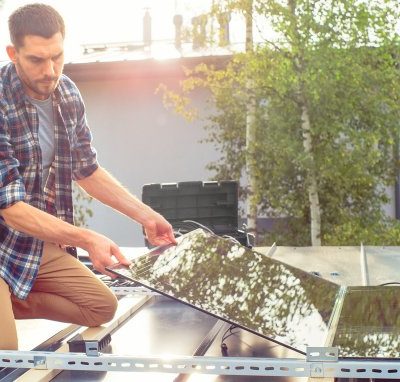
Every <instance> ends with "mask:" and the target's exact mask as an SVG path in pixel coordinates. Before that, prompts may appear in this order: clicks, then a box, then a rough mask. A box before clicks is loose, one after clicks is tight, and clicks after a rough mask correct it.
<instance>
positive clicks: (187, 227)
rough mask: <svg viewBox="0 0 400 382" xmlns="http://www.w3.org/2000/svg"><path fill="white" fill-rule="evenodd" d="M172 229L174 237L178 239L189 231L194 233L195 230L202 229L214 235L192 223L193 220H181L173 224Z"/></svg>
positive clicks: (205, 228) (202, 226) (200, 225)
mask: <svg viewBox="0 0 400 382" xmlns="http://www.w3.org/2000/svg"><path fill="white" fill-rule="evenodd" d="M172 227H173V229H174V234H175V236H177V237H179V236H182V235H184V234H186V233H188V232H190V231H194V230H195V229H198V228H202V229H203V230H205V231H207V232H209V233H212V234H213V233H214V232H213V231H212V230H211V229H210V228H209V227H206V226H205V225H203V224H201V223H199V222H197V221H194V220H182V221H178V222H173V223H172Z"/></svg>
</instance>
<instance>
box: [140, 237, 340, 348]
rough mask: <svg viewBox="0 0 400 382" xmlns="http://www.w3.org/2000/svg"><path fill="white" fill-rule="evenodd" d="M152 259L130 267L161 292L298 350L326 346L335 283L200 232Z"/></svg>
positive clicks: (336, 289)
mask: <svg viewBox="0 0 400 382" xmlns="http://www.w3.org/2000/svg"><path fill="white" fill-rule="evenodd" d="M193 237H195V239H193ZM153 259H155V263H154V264H151V262H152V260H150V262H149V264H144V263H135V264H134V266H133V267H132V271H133V272H135V269H139V270H140V268H142V267H144V266H145V267H146V269H148V270H149V272H146V274H145V275H144V274H140V276H139V277H140V278H145V279H147V281H148V283H149V284H151V285H154V286H160V287H161V289H162V290H163V291H164V292H165V293H168V294H172V295H173V296H175V297H178V298H180V299H182V300H184V301H185V302H187V303H189V304H192V305H194V306H197V307H200V308H201V309H203V310H206V311H208V312H211V313H213V314H216V315H218V316H220V317H223V318H226V319H228V320H231V321H234V322H237V323H238V324H240V325H241V326H245V327H247V328H249V329H251V330H253V331H256V332H258V333H261V334H264V335H267V336H271V337H273V338H275V339H276V340H281V341H283V342H284V343H286V344H288V345H290V346H294V347H298V346H300V347H301V350H305V346H306V345H315V346H316V345H323V344H324V339H325V336H326V331H327V325H328V321H329V319H330V316H331V312H332V308H333V306H334V302H335V299H336V294H337V291H338V287H337V286H336V285H334V284H331V283H329V282H327V281H324V280H321V279H319V278H317V277H315V276H311V275H309V274H308V273H306V272H303V271H301V270H298V269H296V268H292V267H289V266H287V265H284V264H282V263H280V262H278V261H275V260H272V259H269V258H267V257H265V256H264V255H261V254H259V253H257V252H252V251H250V250H248V249H247V248H245V247H242V246H240V245H238V244H236V243H234V242H232V241H230V240H224V239H221V238H217V237H214V236H210V235H208V234H205V233H203V232H202V231H198V232H197V233H196V234H195V235H193V234H192V235H191V236H190V237H186V238H183V240H182V241H181V243H180V244H179V246H178V247H176V248H175V247H172V248H171V249H168V250H167V251H166V252H164V254H163V255H162V256H160V257H154V258H153ZM150 265H151V267H152V268H151V269H150ZM136 276H137V275H136ZM321 284H322V285H323V286H325V287H323V288H321Z"/></svg>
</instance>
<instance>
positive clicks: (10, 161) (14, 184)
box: [0, 112, 26, 209]
mask: <svg viewBox="0 0 400 382" xmlns="http://www.w3.org/2000/svg"><path fill="white" fill-rule="evenodd" d="M18 167H19V161H18V160H17V159H16V158H15V156H14V150H13V147H12V145H11V142H10V135H9V132H8V126H7V119H6V117H5V116H4V115H3V114H2V113H1V112H0V209H4V208H7V207H10V206H12V205H13V204H15V203H17V202H20V201H23V200H25V195H26V192H25V185H24V182H23V180H22V178H21V175H20V173H19V171H18Z"/></svg>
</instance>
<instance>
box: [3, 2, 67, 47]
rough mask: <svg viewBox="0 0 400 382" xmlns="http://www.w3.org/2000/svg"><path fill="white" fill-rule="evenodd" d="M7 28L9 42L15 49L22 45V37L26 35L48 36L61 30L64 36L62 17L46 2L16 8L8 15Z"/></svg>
mask: <svg viewBox="0 0 400 382" xmlns="http://www.w3.org/2000/svg"><path fill="white" fill-rule="evenodd" d="M8 28H9V30H10V38H11V42H12V43H13V45H14V46H15V47H16V48H17V49H18V48H20V47H22V46H23V45H24V37H25V36H28V35H34V36H40V37H43V38H50V37H52V36H53V35H54V34H55V33H57V32H61V34H62V37H63V38H64V37H65V25H64V20H63V18H62V17H61V15H60V14H59V13H58V12H57V11H56V10H55V9H54V8H53V7H51V6H50V5H46V4H39V3H35V4H28V5H24V6H23V7H20V8H18V9H17V10H16V11H14V12H13V13H12V14H11V16H10V17H9V19H8Z"/></svg>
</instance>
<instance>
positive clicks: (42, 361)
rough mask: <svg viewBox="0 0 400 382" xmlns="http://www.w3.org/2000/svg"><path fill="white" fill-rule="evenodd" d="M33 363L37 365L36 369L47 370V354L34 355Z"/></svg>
mask: <svg viewBox="0 0 400 382" xmlns="http://www.w3.org/2000/svg"><path fill="white" fill-rule="evenodd" d="M33 364H34V366H35V369H39V370H46V369H47V358H46V356H41V355H39V356H36V355H35V356H34V357H33Z"/></svg>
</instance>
